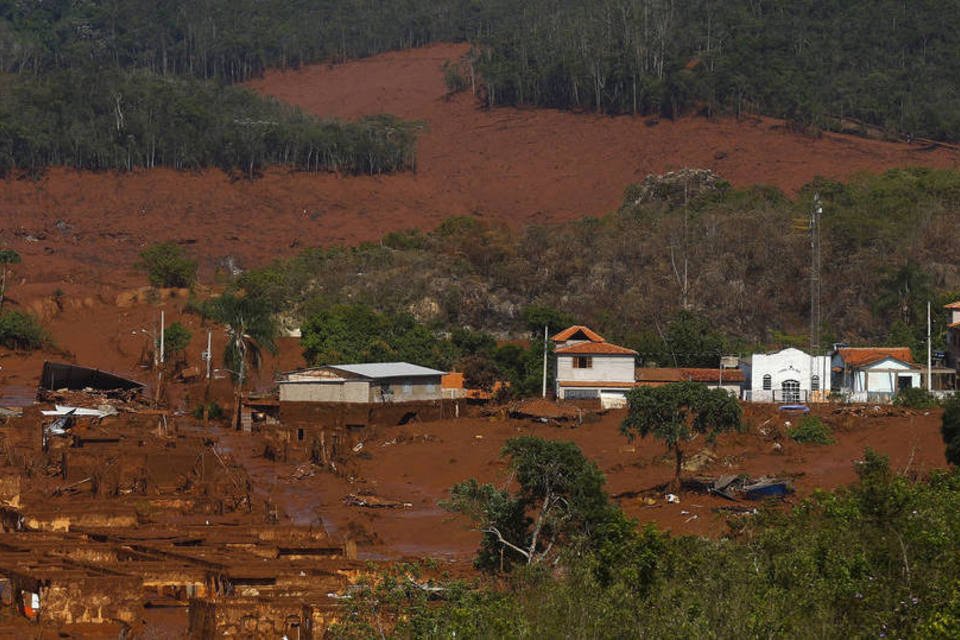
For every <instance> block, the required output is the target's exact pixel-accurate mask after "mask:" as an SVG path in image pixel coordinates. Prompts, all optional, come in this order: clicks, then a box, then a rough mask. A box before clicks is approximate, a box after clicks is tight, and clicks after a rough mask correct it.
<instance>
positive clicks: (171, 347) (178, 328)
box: [163, 322, 193, 366]
mask: <svg viewBox="0 0 960 640" xmlns="http://www.w3.org/2000/svg"><path fill="white" fill-rule="evenodd" d="M191 338H193V334H192V333H190V330H189V329H187V328H186V327H185V326H183V325H182V324H181V323H179V322H174V323H173V324H171V325H170V326H169V327H167V328H166V329H164V331H163V351H164V354H165V356H166V357H168V358H170V359H171V360H174V361H175V362H176V363H178V365H177V366H179V363H181V362H183V361H184V359H185V353H186V350H187V347H188V346H190V339H191Z"/></svg>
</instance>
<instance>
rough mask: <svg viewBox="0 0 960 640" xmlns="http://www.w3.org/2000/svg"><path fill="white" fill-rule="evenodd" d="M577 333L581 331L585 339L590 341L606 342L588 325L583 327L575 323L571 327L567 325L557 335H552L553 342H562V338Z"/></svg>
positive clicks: (566, 338) (568, 337)
mask: <svg viewBox="0 0 960 640" xmlns="http://www.w3.org/2000/svg"><path fill="white" fill-rule="evenodd" d="M578 333H583V335H585V336H586V337H587V340H589V341H590V342H606V340H604V339H603V336H601V335H600V334H599V333H597V332H596V331H593V330H592V329H590V327H585V326H583V325H581V324H575V325H573V326H572V327H567V328H566V329H564V330H563V331H561V332H560V333H558V334H557V335H555V336H553V341H554V342H563V341H564V340H569V339H570V338H571V337H573V336H575V335H577V334H578Z"/></svg>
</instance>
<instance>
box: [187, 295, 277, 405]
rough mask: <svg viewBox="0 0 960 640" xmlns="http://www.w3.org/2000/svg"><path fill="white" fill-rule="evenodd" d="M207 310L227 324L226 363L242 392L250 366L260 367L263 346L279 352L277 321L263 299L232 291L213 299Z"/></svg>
mask: <svg viewBox="0 0 960 640" xmlns="http://www.w3.org/2000/svg"><path fill="white" fill-rule="evenodd" d="M205 312H206V315H208V316H209V317H210V318H212V319H213V320H216V321H217V322H219V323H220V324H222V325H224V326H225V327H226V330H227V346H226V349H225V351H224V354H223V364H224V366H225V367H226V368H227V369H229V370H230V373H231V374H232V376H233V378H234V380H235V381H236V383H237V392H238V393H239V392H240V391H241V390H242V389H243V384H244V382H245V381H246V378H247V369H248V368H253V369H254V370H257V369H259V368H260V362H261V355H262V350H263V349H266V350H267V351H269V352H271V353H276V351H277V344H276V338H277V335H278V333H279V330H278V327H277V322H276V320H275V319H274V317H273V314H272V313H271V311H270V307H269V306H268V305H267V304H266V303H265V302H264V301H263V300H260V299H258V298H248V297H245V296H240V295H236V294H232V293H225V294H223V295H222V296H220V297H219V298H215V299H213V300H211V301H210V302H209V303H208V305H207V306H206V308H205Z"/></svg>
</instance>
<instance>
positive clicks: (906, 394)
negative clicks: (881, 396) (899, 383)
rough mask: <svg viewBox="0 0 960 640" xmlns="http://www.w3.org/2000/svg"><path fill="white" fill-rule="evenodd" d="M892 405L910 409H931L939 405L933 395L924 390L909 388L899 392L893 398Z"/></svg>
mask: <svg viewBox="0 0 960 640" xmlns="http://www.w3.org/2000/svg"><path fill="white" fill-rule="evenodd" d="M893 404H895V405H897V406H898V407H909V408H911V409H932V408H934V407H935V406H937V404H939V403H938V402H937V399H936V398H935V397H934V396H933V394H932V393H930V392H929V391H927V390H926V389H921V388H920V387H911V388H910V389H903V390H901V391H899V392H898V393H897V395H896V396H895V397H894V398H893Z"/></svg>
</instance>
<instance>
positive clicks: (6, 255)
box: [0, 249, 21, 311]
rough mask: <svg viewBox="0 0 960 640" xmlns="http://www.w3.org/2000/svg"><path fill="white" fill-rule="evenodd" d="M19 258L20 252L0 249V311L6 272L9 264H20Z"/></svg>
mask: <svg viewBox="0 0 960 640" xmlns="http://www.w3.org/2000/svg"><path fill="white" fill-rule="evenodd" d="M20 260H21V258H20V254H19V253H17V252H16V251H14V250H13V249H0V264H2V265H3V267H2V275H0V311H2V310H3V301H4V299H5V298H6V295H7V272H8V271H9V270H10V265H12V264H20Z"/></svg>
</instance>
